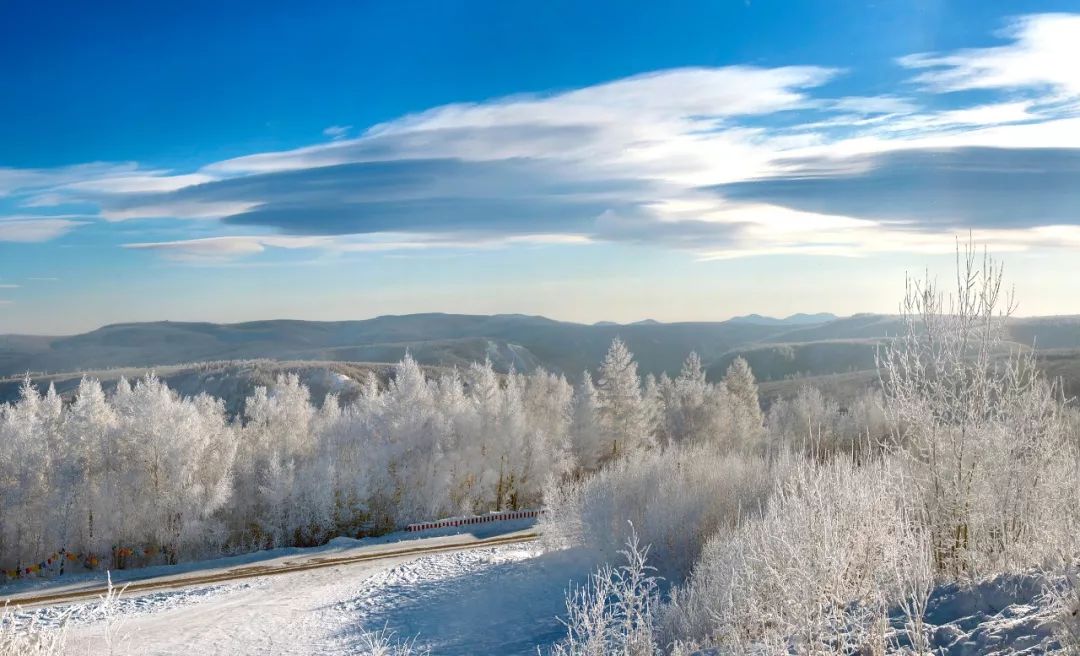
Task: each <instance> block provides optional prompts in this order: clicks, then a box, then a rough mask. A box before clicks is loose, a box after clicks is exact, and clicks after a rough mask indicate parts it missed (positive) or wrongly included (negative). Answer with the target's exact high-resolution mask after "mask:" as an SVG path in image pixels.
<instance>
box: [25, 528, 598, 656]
mask: <svg viewBox="0 0 1080 656" xmlns="http://www.w3.org/2000/svg"><path fill="white" fill-rule="evenodd" d="M478 528H479V527H478ZM509 528H521V527H519V526H511V527H509ZM500 531H502V532H504V533H505V532H507V531H508V527H506V526H504V527H501V528H499V529H487V530H486V531H484V530H481V531H474V532H470V534H468V535H461V534H457V535H454V534H449V532H447V534H444V535H441V536H435V537H424V538H421V539H420V540H414V541H412V543H414V544H424V545H426V544H449V543H455V542H461V541H462V538H468V537H490V536H491V535H493V534H499V532H500ZM473 534H475V535H473ZM384 542H385V541H384ZM390 546H395V547H400V546H402V545H400V544H396V543H394V544H392V545H390ZM372 547H373V545H371V544H370V543H367V544H365V543H364V541H353V540H337V541H334V542H333V543H332V544H330V545H328V546H327V547H322V548H319V549H313V550H296V549H290V550H287V553H275V552H263V553H262V554H261V555H251V556H245V557H242V558H238V559H228V560H227V561H226V562H216V563H215V562H205V563H197V564H189V565H186V566H181V567H179V568H176V569H182V570H183V572H160V573H159V574H161V573H167V574H169V575H170V576H173V577H179V578H182V577H183V576H184V574H186V573H192V572H197V573H199V574H205V573H207V572H214V571H227V570H228V569H229V568H236V567H239V566H242V565H250V564H251V563H252V562H257V563H259V564H260V565H266V564H268V563H269V564H273V563H276V562H297V561H302V560H303V559H311V558H325V557H328V556H332V557H339V556H342V555H349V554H352V553H356V552H358V551H361V550H370V549H372ZM162 569H167V568H162ZM587 571H588V565H587V561H586V560H585V559H583V558H580V557H578V556H577V555H576V554H575V553H574V552H560V553H556V554H544V553H541V552H540V551H539V547H538V546H536V545H535V544H531V543H523V544H518V545H505V546H498V547H484V548H479V549H477V548H471V549H468V548H463V549H462V550H457V551H451V552H445V553H437V554H430V555H423V556H398V557H390V558H385V559H380V560H375V561H363V562H357V563H350V564H344V565H334V566H331V567H321V568H316V569H310V570H304V571H297V572H289V573H284V574H275V575H272V576H256V577H252V578H246V579H243V580H239V581H236V582H225V583H214V584H209V585H196V586H187V587H182V588H179V589H176V590H164V591H155V592H149V593H145V594H125V595H123V596H122V597H121V600H120V602H119V611H120V613H119V616H120V620H121V623H122V626H121V628H120V629H119V635H121V636H123V642H122V646H121V649H120V650H119V652H118V653H121V654H154V655H156V654H185V655H186V654H199V655H200V656H214V655H217V654H286V655H289V654H356V653H361V651H360V648H361V640H360V635H361V633H362V630H363V629H367V630H377V629H384V628H386V629H390V630H392V631H394V632H395V633H396V634H397V635H398V636H400V637H403V638H413V637H416V638H417V641H418V643H419V644H422V645H428V646H430V647H431V648H432V652H433V653H434V654H477V655H483V654H492V655H495V654H500V655H502V654H535V653H536V646H537V645H538V644H550V643H551V642H553V641H555V640H557V639H558V638H559V637H561V636H562V635H563V629H562V626H561V625H560V624H559V622H558V620H557V619H556V617H557V615H559V614H560V613H561V611H562V610H563V592H564V591H565V589H566V588H567V586H568V584H569V583H570V581H571V580H572V579H579V580H580V579H581V578H583V577H584V576H585V575H586V573H587ZM124 574H126V575H127V576H129V577H130V576H131V575H132V573H124ZM142 574H146V573H145V572H143V573H142ZM92 583H93V584H96V583H97V581H96V580H94V581H91V580H89V579H88V578H87V579H84V580H80V581H77V582H75V583H74V584H72V583H70V582H69V583H66V584H65V587H68V588H71V587H79V586H86V585H91V584H92ZM50 591H51V590H50ZM35 592H36V593H40V592H42V590H40V589H38V590H36V591H35ZM59 612H60V610H59V609H57V608H55V607H45V608H36V609H35V608H30V609H26V610H23V611H20V613H19V614H18V618H19V619H20V620H22V621H29V620H30V619H31V618H37V619H39V620H44V621H45V622H46V623H47V622H49V621H50V620H52V619H53V618H55V617H57V615H58V613H59ZM104 631H105V626H104V625H103V624H102V623H101V622H100V620H99V619H96V618H93V617H92V616H90V617H83V618H81V619H76V620H74V621H73V622H72V623H71V624H70V625H69V631H68V634H69V646H70V648H71V651H72V653H78V654H83V653H86V654H103V653H107V650H106V646H105V642H104V641H103V639H102V637H103V634H104Z"/></svg>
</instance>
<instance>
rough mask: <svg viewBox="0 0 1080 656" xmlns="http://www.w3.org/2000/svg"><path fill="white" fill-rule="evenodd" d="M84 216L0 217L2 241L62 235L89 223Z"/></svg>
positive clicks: (35, 240)
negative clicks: (84, 219)
mask: <svg viewBox="0 0 1080 656" xmlns="http://www.w3.org/2000/svg"><path fill="white" fill-rule="evenodd" d="M81 218H83V217H71V216H59V217H33V216H8V217H0V242H3V241H11V242H27V243H29V242H41V241H49V240H50V239H56V238H57V237H62V236H63V235H66V234H67V233H68V232H70V231H72V230H74V229H75V228H77V227H79V226H81V225H84V224H85V223H87V222H86V221H83V220H78V219H81Z"/></svg>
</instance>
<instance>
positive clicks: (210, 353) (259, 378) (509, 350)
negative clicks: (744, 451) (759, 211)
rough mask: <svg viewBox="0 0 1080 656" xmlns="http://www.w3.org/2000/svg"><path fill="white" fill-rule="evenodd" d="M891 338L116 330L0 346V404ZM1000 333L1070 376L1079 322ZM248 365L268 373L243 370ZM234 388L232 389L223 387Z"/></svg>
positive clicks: (373, 326)
mask: <svg viewBox="0 0 1080 656" xmlns="http://www.w3.org/2000/svg"><path fill="white" fill-rule="evenodd" d="M902 329H903V326H902V324H901V323H900V321H899V319H898V318H897V317H895V316H888V315H877V314H859V315H855V316H852V317H846V318H836V317H835V316H833V315H831V314H827V313H822V314H797V315H792V316H790V317H786V318H784V319H774V318H770V317H761V316H758V315H749V316H745V317H737V318H735V319H731V320H729V321H721V322H681V323H659V322H656V321H652V320H645V321H639V322H637V323H632V324H614V323H600V324H594V325H585V324H578V323H570V322H563V321H554V320H551V319H547V318H545V317H539V316H526V315H493V316H485V315H460V314H412V315H404V316H383V317H377V318H375V319H367V320H362V321H338V322H315V321H293V320H277V321H254V322H247V323H237V324H214V323H188V322H171V321H162V322H153V323H128V324H116V325H110V326H105V327H103V328H99V329H97V330H94V331H91V332H88V333H84V334H81V335H73V336H65V337H46V336H28V335H0V401H4V400H7V399H10V398H11V396H12V394H13V393H14V390H15V389H17V386H18V381H19V380H20V379H21V377H22V376H23V375H25V374H26V373H27V372H31V373H32V377H33V378H34V379H35V380H39V381H44V380H46V379H49V380H53V381H57V382H58V384H60V383H61V382H63V384H64V385H66V386H67V387H69V388H70V387H71V386H72V385H73V384H74V382H77V380H78V376H79V372H83V371H92V372H94V375H95V376H97V377H99V378H102V379H103V380H104V379H110V378H115V377H117V376H118V375H120V374H119V373H116V372H117V371H120V372H123V375H129V376H130V375H139V374H140V373H141V372H143V371H145V370H147V369H148V368H155V369H157V370H158V371H159V372H161V373H162V375H163V376H165V375H166V372H167V373H168V376H170V377H172V378H174V379H175V381H176V382H177V384H178V385H180V386H181V387H182V388H183V389H184V391H185V393H187V392H193V391H198V390H200V389H208V390H210V389H221V390H225V391H227V390H235V391H236V393H237V394H239V393H240V392H241V391H243V390H247V389H249V388H250V387H251V386H252V385H254V384H265V382H267V381H269V380H272V374H271V373H268V372H276V371H280V370H282V369H283V368H284V369H288V370H295V371H300V372H302V373H303V375H304V376H305V379H306V380H312V381H316V383H317V385H315V384H313V385H314V386H315V387H319V388H320V389H322V388H327V389H329V387H327V385H328V383H326V381H331V382H332V381H333V380H336V379H337V378H340V376H345V377H350V378H354V376H353V374H354V373H355V372H357V371H365V370H370V369H371V368H372V367H375V369H376V370H377V371H379V372H381V375H385V373H386V371H388V370H387V369H386V368H385V367H381V366H378V365H380V364H385V363H392V362H397V361H398V360H400V359H401V358H402V357H403V356H404V355H405V353H406V352H408V353H410V354H412V356H413V357H414V358H415V359H416V360H417V361H418V362H420V363H421V364H423V365H425V366H437V367H453V366H464V365H467V364H468V363H470V362H474V361H482V360H484V359H485V358H488V359H490V360H491V362H492V363H493V364H494V366H495V367H496V368H497V369H499V370H501V371H508V370H509V369H511V368H513V369H515V370H517V371H532V370H534V369H536V368H538V367H544V368H546V369H548V370H551V371H555V372H560V373H564V374H566V375H567V376H568V377H570V378H571V379H573V380H576V379H577V378H578V377H579V376H580V374H581V372H582V371H584V370H595V369H596V367H597V366H598V365H599V363H600V361H601V360H602V359H603V357H604V353H605V352H606V351H607V348H608V346H609V345H610V343H611V340H612V339H614V338H615V337H621V338H622V339H623V340H624V341H625V342H626V343H627V345H628V346H629V347H630V349H631V350H632V351H633V352H634V354H635V358H636V359H637V361H638V364H639V367H640V371H641V373H642V374H647V373H652V374H656V375H659V374H661V373H668V374H670V375H675V374H677V373H678V371H679V369H680V368H681V366H682V363H683V360H684V359H685V358H686V356H687V354H689V353H690V352H691V351H696V352H697V353H698V355H700V356H701V359H702V361H703V362H704V364H705V366H706V368H707V371H708V374H709V376H710V377H711V378H714V379H715V378H717V377H719V376H721V375H723V372H724V370H725V369H726V368H727V366H728V365H729V364H730V363H731V361H732V360H734V359H735V358H736V357H739V356H741V357H745V358H746V359H747V360H748V361H749V362H750V365H751V367H752V368H753V369H754V372H755V374H756V375H757V377H758V379H759V380H761V381H783V380H785V379H791V378H793V377H802V376H822V375H834V374H837V375H838V374H845V375H846V374H850V373H852V372H865V371H869V370H872V369H873V367H874V353H875V351H876V349H877V346H878V344H879V343H880V342H881V340H883V339H887V338H888V337H890V336H894V335H897V334H898V333H900V332H901V330H902ZM1009 332H1010V335H1011V338H1012V339H1013V340H1014V341H1016V342H1018V343H1020V344H1023V345H1028V346H1030V345H1031V344H1033V343H1037V344H1038V346H1039V347H1040V349H1052V350H1056V351H1057V353H1056V354H1055V358H1056V360H1055V362H1056V363H1057V364H1056V365H1055V366H1056V367H1057V369H1058V370H1061V371H1068V370H1070V367H1071V366H1072V364H1071V362H1072V360H1071V358H1072V357H1073V355H1072V354H1070V353H1071V350H1076V354H1075V355H1076V356H1077V358H1080V317H1044V318H1033V319H1016V320H1013V321H1012V322H1010V324H1009ZM260 359H262V360H272V361H275V362H277V363H278V364H273V363H261V364H259V365H258V366H254V365H252V364H250V361H252V360H260ZM206 362H216V363H218V364H217V365H215V366H216V367H218V369H213V368H212V367H211V368H207V367H206V366H201V367H193V366H191V365H192V363H206ZM283 363H287V366H286V364H283ZM334 363H343V364H345V363H347V364H348V365H349V366H350V367H352V368H348V367H345V368H343V367H340V366H336V365H334ZM125 368H126V369H125ZM45 374H52V375H50V376H46V375H45ZM57 374H60V375H57ZM237 376H239V377H240V378H241V379H242V380H239V381H237V380H233V379H234V378H236V377H237ZM4 379H6V380H4ZM64 381H66V382H64ZM346 387H347V386H346ZM223 394H225V392H224V391H223Z"/></svg>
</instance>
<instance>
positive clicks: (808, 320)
mask: <svg viewBox="0 0 1080 656" xmlns="http://www.w3.org/2000/svg"><path fill="white" fill-rule="evenodd" d="M839 318H840V317H838V316H836V315H835V314H831V313H829V312H818V313H816V314H804V313H802V312H800V313H798V314H793V315H791V316H789V317H784V318H783V319H777V318H775V317H763V316H761V315H760V314H747V315H744V316H741V317H732V318H731V319H729V321H734V322H735V323H752V324H757V325H761V326H808V325H814V324H819V323H828V322H830V321H835V320H837V319H839Z"/></svg>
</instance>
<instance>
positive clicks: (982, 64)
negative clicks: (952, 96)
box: [900, 14, 1080, 97]
mask: <svg viewBox="0 0 1080 656" xmlns="http://www.w3.org/2000/svg"><path fill="white" fill-rule="evenodd" d="M1001 35H1002V36H1003V37H1006V38H1009V39H1012V42H1011V43H1009V44H1008V45H1003V46H997V47H993V48H972V49H965V50H959V51H956V52H951V53H920V54H914V55H908V56H906V57H902V58H901V59H900V64H901V65H903V66H906V67H908V68H913V69H920V70H923V71H924V72H922V73H920V74H919V75H918V76H916V77H915V82H918V83H920V84H922V85H924V86H925V87H926V88H928V89H930V90H932V91H939V92H941V91H944V92H948V91H963V90H967V89H1027V88H1033V87H1040V86H1045V87H1049V88H1050V89H1052V90H1053V92H1054V93H1055V94H1058V95H1062V96H1071V97H1077V96H1080V72H1078V69H1077V62H1080V15H1076V14H1039V15H1033V16H1025V17H1022V18H1018V19H1016V20H1014V21H1013V22H1012V23H1011V24H1010V25H1009V27H1008V28H1007V29H1005V30H1004V31H1002V33H1001Z"/></svg>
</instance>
